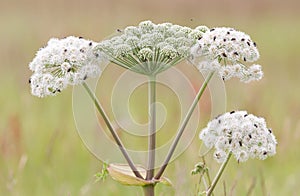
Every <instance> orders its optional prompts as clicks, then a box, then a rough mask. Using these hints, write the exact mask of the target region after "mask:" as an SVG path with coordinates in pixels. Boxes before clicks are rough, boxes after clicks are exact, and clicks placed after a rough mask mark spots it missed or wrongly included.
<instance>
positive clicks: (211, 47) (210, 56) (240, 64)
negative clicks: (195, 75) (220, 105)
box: [191, 27, 263, 82]
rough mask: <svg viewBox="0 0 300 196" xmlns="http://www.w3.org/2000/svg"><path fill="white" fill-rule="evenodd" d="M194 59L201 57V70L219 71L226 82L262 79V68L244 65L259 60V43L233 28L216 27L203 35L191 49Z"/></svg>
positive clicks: (199, 67) (199, 66)
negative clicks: (230, 80)
mask: <svg viewBox="0 0 300 196" xmlns="http://www.w3.org/2000/svg"><path fill="white" fill-rule="evenodd" d="M191 53H192V55H193V57H194V59H193V60H194V61H195V59H197V57H202V58H201V61H200V63H197V64H198V69H199V70H210V71H217V72H218V74H219V75H220V76H221V77H222V78H223V79H224V80H228V79H230V78H232V77H237V78H240V80H241V81H243V82H250V81H252V80H260V79H261V78H262V76H263V72H262V70H261V66H260V65H256V64H255V65H252V66H250V67H247V66H246V65H245V64H244V63H247V62H254V61H256V60H258V58H259V52H258V50H257V48H256V43H255V42H253V41H252V40H251V38H250V36H249V35H247V34H245V33H243V32H240V31H236V30H234V29H232V28H225V27H221V28H213V29H210V31H207V32H206V33H204V34H203V35H202V37H201V38H200V40H199V41H198V42H197V44H195V45H194V46H193V48H192V50H191Z"/></svg>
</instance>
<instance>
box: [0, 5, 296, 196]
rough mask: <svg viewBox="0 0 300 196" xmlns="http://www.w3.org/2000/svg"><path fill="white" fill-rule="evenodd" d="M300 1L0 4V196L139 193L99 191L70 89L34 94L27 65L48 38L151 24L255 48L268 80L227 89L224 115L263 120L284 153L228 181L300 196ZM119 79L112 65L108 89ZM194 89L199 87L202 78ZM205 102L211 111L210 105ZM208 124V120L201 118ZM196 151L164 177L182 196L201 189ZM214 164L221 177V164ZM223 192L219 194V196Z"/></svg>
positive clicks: (102, 186)
mask: <svg viewBox="0 0 300 196" xmlns="http://www.w3.org/2000/svg"><path fill="white" fill-rule="evenodd" d="M277 3H279V2H278V1H277ZM293 3H294V4H292V1H290V2H287V3H285V5H283V4H278V6H274V4H269V3H268V2H262V1H252V3H248V4H247V5H245V6H246V7H243V5H242V4H241V3H238V1H232V2H231V3H230V6H236V7H235V8H230V7H223V8H224V9H221V8H222V5H219V4H218V3H216V2H215V1H210V2H205V3H203V4H200V3H197V1H190V2H189V1H179V0H178V1H174V3H170V2H164V3H162V2H158V1H157V2H156V3H155V2H153V4H152V3H151V4H150V3H149V2H139V1H127V2H125V1H107V2H105V1H102V2H96V1H65V2H60V1H51V2H50V1H49V2H40V1H33V0H32V1H26V4H25V3H24V2H18V1H15V2H14V1H7V2H0V4H1V6H0V11H1V12H0V16H1V17H0V22H1V23H0V24H1V30H0V40H1V42H0V43H1V44H0V57H1V58H0V59H1V64H0V67H1V72H0V78H1V83H0V89H1V94H0V195H121V194H122V195H139V194H141V190H140V189H138V188H136V187H123V186H121V185H120V184H118V183H116V182H113V181H112V180H111V179H110V178H108V180H107V181H105V182H98V183H94V180H95V178H94V177H93V175H94V174H95V173H96V172H98V171H99V170H100V168H101V163H100V162H99V161H98V160H97V159H96V158H95V157H94V156H92V155H91V154H90V153H89V152H88V150H87V149H86V148H85V146H84V144H83V143H82V141H81V140H80V137H79V136H78V134H77V133H76V128H75V126H74V120H73V116H72V102H71V95H72V89H71V88H69V89H68V90H66V91H64V92H63V93H62V94H61V95H59V96H57V97H51V98H47V99H38V98H35V97H33V96H31V95H30V92H29V91H30V89H29V87H28V84H27V81H28V78H29V76H30V74H31V73H30V71H29V70H28V68H27V64H28V62H30V60H31V59H32V58H33V56H34V53H35V51H36V50H37V49H38V48H39V47H41V46H42V45H43V44H46V41H47V40H48V39H49V38H50V37H53V36H59V37H63V36H66V35H70V34H75V35H78V36H79V35H83V36H84V37H87V38H90V39H93V40H101V39H103V38H105V36H108V35H110V34H111V33H112V32H113V31H115V29H117V28H122V27H124V26H126V25H134V24H136V23H138V21H141V20H144V19H152V20H154V21H155V22H163V21H170V22H174V23H176V22H178V23H180V24H182V25H188V26H196V25H199V24H205V25H208V26H221V25H222V26H234V27H236V28H238V29H240V30H242V31H245V32H247V33H248V34H250V35H251V37H252V38H253V39H254V40H255V41H256V42H257V43H258V48H259V50H260V53H261V59H260V61H259V63H260V64H262V65H263V69H264V72H265V77H264V79H263V80H262V81H259V82H254V83H251V84H247V85H246V84H242V83H238V82H237V81H229V82H227V83H226V87H227V96H228V101H227V103H228V107H227V108H228V110H232V109H246V110H249V111H250V112H252V113H255V114H257V115H260V116H264V117H266V119H267V122H268V125H269V126H271V127H272V128H273V131H274V134H275V135H276V136H277V138H278V142H279V145H278V153H277V155H276V156H274V157H273V158H270V159H268V160H266V161H256V160H251V161H248V162H247V163H243V164H237V163H234V161H231V163H230V164H229V167H228V168H227V169H226V173H225V175H224V178H223V179H226V185H227V189H228V192H229V190H230V189H231V187H233V186H234V185H235V184H236V186H235V188H234V191H233V193H234V195H245V193H246V192H247V190H248V188H249V187H250V185H251V183H252V181H253V179H254V178H255V179H256V186H255V188H254V190H253V195H263V192H266V193H268V194H270V195H297V193H298V192H300V189H299V186H298V184H297V182H299V181H300V170H299V167H298V163H299V161H300V157H299V153H298V152H297V151H298V147H299V141H300V130H299V129H300V121H299V116H300V105H299V99H300V86H299V82H300V79H299V73H300V66H299V61H298V53H299V46H300V39H299V38H298V36H299V34H300V24H299V21H298V18H299V14H296V12H295V9H296V7H297V3H295V2H293ZM222 10H223V11H222ZM280 11H282V12H280ZM191 19H193V20H192V21H191ZM179 68H180V69H181V70H183V71H184V72H186V73H187V74H189V75H190V76H197V75H195V74H193V73H191V72H193V71H195V69H193V68H191V67H188V68H185V67H184V66H182V65H180V66H179ZM121 72H122V69H120V68H115V67H113V65H110V66H109V68H108V69H107V70H106V71H105V72H104V77H105V78H106V79H105V80H106V81H103V82H107V84H111V83H113V81H111V80H110V78H114V77H117V76H116V73H121ZM110 76H114V77H110ZM191 81H192V82H193V83H194V85H195V87H196V88H199V85H200V81H201V78H200V77H195V78H193V79H191ZM144 90H145V89H144ZM102 91H104V88H103V89H102ZM163 91H164V90H162V91H160V92H159V93H162V94H163V93H164V92H163ZM137 96H138V93H137ZM141 97H145V96H141ZM103 98H104V100H109V98H108V96H107V97H103ZM133 100H134V99H133ZM141 103H143V102H141ZM201 104H202V106H203V107H202V108H203V110H204V111H206V110H207V109H206V104H205V102H204V100H203V101H202V102H201ZM106 107H108V106H106ZM137 108H139V106H138V107H137ZM135 111H136V112H137V114H138V113H139V112H140V111H139V110H135ZM207 111H209V110H207ZM203 113H204V112H202V113H201V114H202V115H203ZM208 118H209V116H205V115H204V116H203V117H202V120H203V121H204V120H205V119H208ZM142 120H143V119H142ZM204 124H205V122H202V124H201V125H202V126H204ZM170 126H171V125H170ZM200 129H201V127H199V130H198V131H200ZM164 137H166V135H164ZM161 139H165V138H161ZM199 146H200V142H199V141H198V139H197V138H195V140H194V141H193V143H192V144H191V146H190V147H189V149H188V150H187V151H186V152H185V153H184V154H182V155H181V156H180V157H179V158H178V159H177V161H176V162H174V163H172V164H171V165H170V167H168V169H167V173H166V176H168V177H169V178H170V179H171V180H172V181H173V183H174V185H175V186H174V188H175V189H176V191H177V193H178V195H182V194H185V195H186V194H188V195H192V193H193V191H194V186H195V183H196V182H197V178H196V177H192V176H190V175H189V172H190V170H191V169H192V168H193V166H194V164H195V163H196V162H197V161H200V159H199V157H198V156H197V155H198V150H199ZM104 149H105V147H104ZM212 164H213V170H212V172H214V171H215V170H214V169H216V168H217V165H216V164H214V163H213V162H212ZM262 184H264V185H262ZM158 189H159V191H158V192H161V193H162V195H174V194H175V193H174V190H173V189H172V188H167V187H163V186H159V187H158ZM221 191H222V189H221V188H220V187H219V188H218V189H217V194H216V195H220V194H221V193H222V192H221Z"/></svg>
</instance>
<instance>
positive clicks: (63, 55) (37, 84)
mask: <svg viewBox="0 0 300 196" xmlns="http://www.w3.org/2000/svg"><path fill="white" fill-rule="evenodd" d="M95 45H96V43H95V42H93V41H88V40H85V39H82V38H81V37H79V38H77V37H73V36H70V37H67V38H64V39H56V38H52V39H50V40H49V41H48V44H47V46H46V47H44V48H41V49H40V50H39V51H38V52H37V54H36V57H35V58H34V59H33V61H32V62H31V63H30V64H29V68H30V69H31V70H32V71H33V72H34V74H33V75H32V76H31V78H30V79H29V83H30V85H31V92H32V94H33V95H35V96H38V97H45V96H48V95H56V94H57V93H59V92H61V91H62V90H63V89H65V88H66V87H67V85H69V84H70V85H76V84H80V83H82V82H83V81H84V80H85V79H87V78H89V77H95V76H97V75H98V74H99V73H100V71H101V70H100V68H99V63H100V62H102V60H103V58H101V57H100V56H99V54H96V53H95V52H94V51H93V49H94V47H95Z"/></svg>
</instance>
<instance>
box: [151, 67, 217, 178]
mask: <svg viewBox="0 0 300 196" xmlns="http://www.w3.org/2000/svg"><path fill="white" fill-rule="evenodd" d="M213 74H214V72H211V73H209V75H208V76H207V78H206V79H205V81H204V83H203V84H202V86H201V88H200V90H199V92H198V94H197V95H196V97H195V99H194V101H193V103H192V105H191V107H190V109H189V111H188V112H187V114H186V116H185V118H184V120H183V123H182V125H181V127H180V128H179V130H178V131H177V135H176V137H175V139H174V141H173V143H172V146H171V148H170V150H169V152H168V154H167V157H166V159H165V161H164V163H163V165H162V167H161V168H160V170H159V171H158V173H157V174H156V176H155V179H159V178H160V177H161V176H162V174H163V173H164V171H165V169H166V167H167V166H168V164H169V161H170V159H171V157H172V155H173V153H174V151H175V148H176V146H177V144H178V142H179V139H180V138H181V136H182V134H183V131H184V130H185V127H186V125H187V123H188V122H189V120H190V118H191V116H192V114H193V111H194V110H195V108H196V106H197V104H198V102H199V100H200V98H201V96H202V94H203V93H204V90H205V89H206V87H207V84H208V82H209V81H210V79H211V78H212V76H213Z"/></svg>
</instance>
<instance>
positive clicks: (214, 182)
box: [206, 152, 232, 196]
mask: <svg viewBox="0 0 300 196" xmlns="http://www.w3.org/2000/svg"><path fill="white" fill-rule="evenodd" d="M231 155H232V152H229V153H228V155H227V158H226V160H225V161H224V162H223V164H222V165H221V167H220V169H219V171H218V173H217V175H216V176H215V178H214V180H213V182H212V184H211V186H210V187H209V188H208V190H207V192H206V196H210V195H212V193H213V191H214V189H215V187H216V185H217V183H218V181H219V179H220V178H221V175H222V174H223V172H224V169H225V167H226V165H227V163H228V162H229V159H230V157H231Z"/></svg>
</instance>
